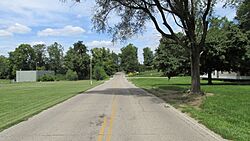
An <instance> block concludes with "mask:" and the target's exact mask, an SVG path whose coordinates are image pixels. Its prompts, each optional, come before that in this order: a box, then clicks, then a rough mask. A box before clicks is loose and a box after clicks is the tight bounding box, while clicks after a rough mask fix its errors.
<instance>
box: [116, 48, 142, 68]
mask: <svg viewBox="0 0 250 141" xmlns="http://www.w3.org/2000/svg"><path fill="white" fill-rule="evenodd" d="M120 58H121V64H120V65H121V68H122V69H123V70H124V71H126V72H135V71H138V69H139V62H138V56H137V47H135V46H134V45H133V44H129V45H127V46H126V47H123V48H121V54H120Z"/></svg>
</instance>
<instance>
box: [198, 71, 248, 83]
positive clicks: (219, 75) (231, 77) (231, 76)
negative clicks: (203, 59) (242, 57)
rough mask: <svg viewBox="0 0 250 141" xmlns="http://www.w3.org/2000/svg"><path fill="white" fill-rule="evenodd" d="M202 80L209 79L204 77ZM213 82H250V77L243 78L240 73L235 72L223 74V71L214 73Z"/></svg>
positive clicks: (206, 76)
mask: <svg viewBox="0 0 250 141" xmlns="http://www.w3.org/2000/svg"><path fill="white" fill-rule="evenodd" d="M201 78H202V79H208V75H207V74H205V75H202V76H201ZM212 79H213V80H228V81H250V76H242V75H240V74H239V73H235V72H223V71H214V72H213V73H212Z"/></svg>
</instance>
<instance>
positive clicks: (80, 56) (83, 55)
mask: <svg viewBox="0 0 250 141" xmlns="http://www.w3.org/2000/svg"><path fill="white" fill-rule="evenodd" d="M87 51H88V50H87V47H86V46H85V45H84V44H83V42H82V41H78V42H77V43H74V44H73V48H72V47H70V48H69V50H68V51H67V53H66V56H65V65H66V66H67V68H68V69H71V70H73V71H75V72H76V73H77V76H78V79H86V78H88V77H89V61H90V57H89V55H88V54H87Z"/></svg>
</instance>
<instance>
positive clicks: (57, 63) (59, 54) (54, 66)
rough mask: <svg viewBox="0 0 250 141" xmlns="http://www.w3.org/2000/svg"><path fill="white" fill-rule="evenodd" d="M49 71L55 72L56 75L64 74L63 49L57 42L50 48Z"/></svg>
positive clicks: (48, 49)
mask: <svg viewBox="0 0 250 141" xmlns="http://www.w3.org/2000/svg"><path fill="white" fill-rule="evenodd" d="M47 52H48V69H49V70H53V71H54V72H55V74H57V73H63V72H64V68H63V47H62V45H60V44H58V43H57V42H55V43H54V44H52V45H50V46H48V48H47Z"/></svg>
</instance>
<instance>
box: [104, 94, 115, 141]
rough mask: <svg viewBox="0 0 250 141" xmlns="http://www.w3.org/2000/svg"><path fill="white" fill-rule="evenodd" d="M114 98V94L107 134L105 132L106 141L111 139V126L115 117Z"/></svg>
mask: <svg viewBox="0 0 250 141" xmlns="http://www.w3.org/2000/svg"><path fill="white" fill-rule="evenodd" d="M115 99H116V96H114V98H113V102H112V114H111V117H110V122H109V129H108V134H107V138H106V141H110V140H111V135H112V127H113V122H114V117H115V114H116V102H115Z"/></svg>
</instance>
